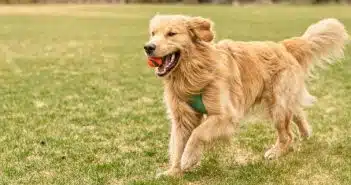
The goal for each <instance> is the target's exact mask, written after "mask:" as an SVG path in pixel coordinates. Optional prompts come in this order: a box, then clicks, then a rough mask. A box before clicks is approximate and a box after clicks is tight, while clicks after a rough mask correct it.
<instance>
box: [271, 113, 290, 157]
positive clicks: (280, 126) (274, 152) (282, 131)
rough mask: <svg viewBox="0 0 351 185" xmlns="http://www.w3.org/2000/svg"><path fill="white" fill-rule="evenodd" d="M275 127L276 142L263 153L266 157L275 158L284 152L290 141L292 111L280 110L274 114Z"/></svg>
mask: <svg viewBox="0 0 351 185" xmlns="http://www.w3.org/2000/svg"><path fill="white" fill-rule="evenodd" d="M274 121H275V128H276V129H277V134H278V138H277V141H276V143H275V144H274V145H273V147H272V148H270V149H269V150H268V151H267V152H266V153H265V155H264V157H265V158H266V159H275V158H278V157H280V156H281V155H283V154H284V153H286V152H287V151H288V149H289V146H290V144H291V142H292V133H291V130H290V123H291V121H292V113H290V112H281V114H279V113H278V115H276V116H275V119H274Z"/></svg>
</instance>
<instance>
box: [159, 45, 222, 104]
mask: <svg viewBox="0 0 351 185" xmlns="http://www.w3.org/2000/svg"><path fill="white" fill-rule="evenodd" d="M214 52H215V51H214V48H213V47H212V46H211V45H210V44H208V43H201V44H197V45H194V46H193V47H192V48H191V49H189V50H188V51H187V53H184V54H183V58H182V60H181V61H179V62H181V64H180V65H179V66H178V68H177V69H176V70H175V71H173V72H172V74H170V76H169V77H167V78H166V79H165V81H164V82H165V88H166V90H167V91H168V92H170V93H172V94H173V95H175V96H177V97H178V98H180V99H183V100H187V99H188V98H189V96H191V95H194V94H199V93H201V91H202V90H204V88H205V87H206V86H207V85H208V84H209V83H210V82H211V81H212V80H213V79H214V77H215V75H214V73H215V70H216V66H215V63H216V61H214V56H215V55H214V54H213V53H214Z"/></svg>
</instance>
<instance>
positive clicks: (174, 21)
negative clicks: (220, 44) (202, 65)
mask: <svg viewBox="0 0 351 185" xmlns="http://www.w3.org/2000/svg"><path fill="white" fill-rule="evenodd" d="M149 31H150V40H149V41H148V42H147V43H146V44H145V46H144V49H145V53H146V55H147V56H148V57H153V58H159V59H161V60H162V63H161V64H160V65H159V66H158V67H157V68H156V74H157V75H158V76H161V77H163V76H166V75H167V74H170V73H171V72H172V71H174V70H175V69H176V68H178V66H180V65H184V64H182V63H183V62H185V61H186V60H187V58H188V57H189V54H190V53H189V52H190V51H191V48H193V46H194V45H196V44H197V43H201V42H211V41H212V40H213V39H214V33H213V31H212V22H211V21H210V20H208V19H204V18H202V17H188V16H182V15H156V16H154V17H153V18H152V19H151V21H150V28H149Z"/></svg>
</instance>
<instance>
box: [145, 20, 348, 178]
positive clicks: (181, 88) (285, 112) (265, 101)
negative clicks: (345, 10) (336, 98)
mask: <svg viewBox="0 0 351 185" xmlns="http://www.w3.org/2000/svg"><path fill="white" fill-rule="evenodd" d="M212 29H213V23H212V22H211V21H210V20H208V19H204V18H201V17H188V16H182V15H156V16H155V17H153V18H152V19H151V21H150V33H151V37H150V41H149V43H153V44H155V45H156V46H157V47H156V50H155V53H154V55H155V56H159V57H162V56H165V55H167V54H169V53H172V52H175V51H177V50H179V51H180V53H181V57H180V59H179V61H178V64H177V66H176V67H175V68H174V69H173V70H172V71H171V72H170V73H169V74H167V76H165V77H163V81H164V86H165V95H164V96H165V103H166V105H167V108H168V113H169V117H170V119H171V122H172V123H171V136H170V137H171V138H170V144H169V151H170V168H169V169H168V170H167V171H165V172H163V173H162V174H161V175H170V176H177V175H181V174H182V172H184V171H185V170H187V169H189V168H191V167H192V166H194V165H195V164H196V163H198V162H199V160H200V158H201V154H202V150H203V148H204V145H205V144H206V143H208V142H210V141H213V140H217V139H221V138H228V137H230V136H231V135H232V133H233V132H234V129H235V124H236V123H238V122H239V121H240V120H241V119H242V118H243V117H244V116H245V115H246V113H247V112H248V111H249V110H250V108H252V107H253V106H254V105H256V104H262V105H264V106H265V109H266V110H267V113H268V114H269V116H270V118H271V119H272V121H273V122H274V124H275V127H276V129H277V135H278V137H277V141H276V143H275V145H274V146H273V147H272V148H271V149H269V150H268V151H267V152H266V153H265V157H266V158H268V159H272V158H277V157H279V156H281V155H282V154H284V153H285V152H286V151H287V149H288V147H289V145H290V144H291V142H292V134H291V131H290V126H289V125H290V123H291V122H292V121H294V122H295V123H296V124H297V126H298V128H299V130H300V133H301V135H302V136H303V137H308V136H310V134H311V130H310V126H309V124H308V122H307V120H306V117H305V116H304V113H303V107H304V106H307V105H310V104H312V103H313V102H314V97H313V96H311V95H310V94H309V93H308V91H307V88H306V84H305V80H306V78H307V77H308V74H309V71H310V69H311V67H313V66H314V64H317V63H321V62H332V61H333V59H337V58H339V57H342V56H343V49H344V45H345V44H346V41H347V40H348V34H347V32H346V30H345V28H344V26H343V25H342V23H340V22H339V21H338V20H336V19H324V20H322V21H320V22H318V23H316V24H313V25H311V26H310V27H309V28H308V29H307V31H306V32H305V33H304V34H303V35H302V36H300V37H296V38H291V39H287V40H283V41H282V42H279V43H276V42H235V41H231V40H222V41H220V42H218V43H214V42H213V40H214V35H215V34H214V32H213V30H212ZM170 31H171V32H174V33H176V34H175V35H174V36H169V35H167V33H168V32H170ZM156 70H157V69H156ZM201 91H203V101H204V105H205V107H206V109H207V112H208V114H207V116H206V117H204V115H202V114H200V113H197V112H195V111H194V110H193V109H192V108H191V107H190V106H189V105H188V103H187V102H188V100H189V97H191V95H194V94H199V93H200V92H201Z"/></svg>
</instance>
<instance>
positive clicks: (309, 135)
mask: <svg viewBox="0 0 351 185" xmlns="http://www.w3.org/2000/svg"><path fill="white" fill-rule="evenodd" d="M301 136H302V138H303V139H304V140H308V139H309V138H310V137H311V136H312V127H311V126H310V125H308V127H307V129H306V133H302V134H301Z"/></svg>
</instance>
